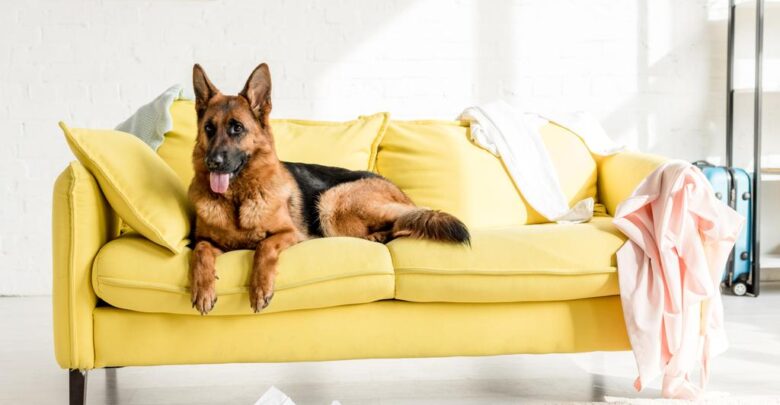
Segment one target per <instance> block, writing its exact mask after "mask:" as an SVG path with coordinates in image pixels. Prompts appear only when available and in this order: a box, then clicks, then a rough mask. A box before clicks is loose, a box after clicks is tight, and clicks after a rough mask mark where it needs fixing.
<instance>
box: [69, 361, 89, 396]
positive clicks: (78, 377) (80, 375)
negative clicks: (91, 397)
mask: <svg viewBox="0 0 780 405" xmlns="http://www.w3.org/2000/svg"><path fill="white" fill-rule="evenodd" d="M68 375H69V386H70V405H84V404H86V403H87V370H73V369H71V370H69V371H68Z"/></svg>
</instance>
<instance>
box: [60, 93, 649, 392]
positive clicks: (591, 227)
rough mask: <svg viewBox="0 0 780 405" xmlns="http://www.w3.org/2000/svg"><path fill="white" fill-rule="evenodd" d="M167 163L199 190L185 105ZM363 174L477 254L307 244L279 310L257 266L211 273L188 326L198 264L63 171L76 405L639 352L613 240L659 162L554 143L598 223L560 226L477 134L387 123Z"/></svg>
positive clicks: (451, 125) (562, 167)
mask: <svg viewBox="0 0 780 405" xmlns="http://www.w3.org/2000/svg"><path fill="white" fill-rule="evenodd" d="M173 113H174V118H175V125H174V130H173V131H171V132H170V133H169V134H167V135H166V140H165V141H164V143H163V145H162V146H161V147H160V149H159V151H158V153H159V156H160V157H161V158H162V159H163V160H165V161H166V162H167V163H168V164H169V165H170V166H171V167H172V168H173V169H174V170H175V171H176V173H177V174H178V175H179V176H180V177H181V180H182V182H183V183H186V182H187V181H188V178H189V177H190V176H191V175H192V172H191V171H192V169H191V168H190V164H189V154H190V151H191V148H192V143H193V140H194V136H195V129H194V128H195V117H194V110H193V108H192V104H191V103H188V102H176V103H175V104H174V107H173ZM383 131H384V132H383V133H382V134H380V135H379V136H378V137H377V139H376V144H377V145H378V150H376V152H377V153H371V157H372V159H374V160H372V161H371V162H369V167H371V168H372V169H373V170H376V171H378V172H379V173H380V174H382V175H384V176H386V177H388V178H389V179H390V180H393V181H394V182H396V183H397V184H399V186H401V188H402V189H404V191H406V192H407V193H408V194H409V195H410V196H411V197H412V198H413V199H414V200H415V202H416V203H418V204H420V205H425V206H429V207H432V208H439V209H444V210H447V211H449V212H451V213H453V214H455V215H458V216H459V217H460V218H461V219H463V220H464V222H466V223H467V224H468V225H469V227H470V229H471V232H472V245H471V247H470V248H467V247H462V246H452V245H444V244H438V243H433V242H427V241H418V240H407V239H398V240H395V241H393V242H391V243H389V244H388V245H381V244H377V243H373V242H368V241H365V240H361V239H352V238H326V239H317V240H310V241H306V242H303V243H301V244H299V245H296V246H294V247H292V248H290V249H289V250H287V251H285V252H284V253H283V255H282V257H281V259H280V265H279V266H280V268H279V271H280V273H279V277H278V279H277V285H276V295H275V298H274V300H273V301H272V303H271V305H270V306H269V307H268V308H267V309H266V310H265V311H263V312H262V313H260V314H253V313H252V312H251V310H250V307H249V303H248V298H247V289H246V284H247V279H248V275H249V271H250V265H251V260H252V254H251V252H249V251H235V252H229V253H227V254H224V255H222V256H220V258H219V259H218V262H217V268H218V274H219V276H220V279H219V281H218V284H217V291H218V296H219V302H218V304H217V306H216V308H215V309H214V311H212V313H210V314H209V315H207V316H200V315H198V314H197V312H196V311H195V310H193V309H192V308H191V304H190V297H189V291H188V285H189V280H188V260H189V254H190V250H189V249H188V248H185V249H184V250H183V251H182V252H181V253H179V254H174V253H172V252H171V251H169V250H166V249H165V248H163V247H161V246H159V245H157V244H154V243H153V242H151V241H149V240H147V239H146V238H144V237H143V236H141V235H140V234H138V233H135V232H132V231H128V232H123V233H121V234H120V221H119V219H118V218H117V216H116V214H115V213H114V210H113V209H112V208H111V206H110V205H109V204H108V202H107V200H106V199H105V197H104V195H103V193H102V192H101V189H100V187H99V185H98V183H97V181H96V179H95V177H93V176H92V174H91V173H90V172H89V171H88V170H87V169H86V168H85V167H84V166H82V165H81V164H80V163H78V162H72V163H70V164H69V165H68V166H67V167H66V168H65V170H64V171H63V172H62V174H61V175H60V176H59V178H58V179H57V181H56V183H55V185H54V199H53V205H54V207H53V209H54V211H53V244H52V247H53V261H54V263H53V294H52V300H53V307H54V337H55V339H54V343H55V353H56V359H57V362H58V363H59V365H60V366H61V367H63V368H66V369H69V370H70V375H71V380H70V382H71V401H72V403H81V401H83V399H84V390H83V388H84V383H85V376H86V371H87V370H90V369H94V368H102V367H119V366H151V365H167V364H203V363H232V362H290V361H315V360H338V359H355V358H397V357H438V356H479V355H497V354H512V353H564V352H585V351H596V350H600V351H601V350H628V349H629V348H630V347H629V342H628V340H627V336H626V332H625V328H624V323H623V315H622V311H621V306H620V299H619V291H618V283H617V273H616V268H615V252H616V251H617V249H618V248H620V246H621V245H622V244H623V242H624V241H625V237H624V236H623V235H621V234H620V232H618V231H617V230H616V228H615V227H614V226H613V225H612V222H611V217H610V215H611V214H612V213H613V212H614V211H615V207H616V206H617V204H618V203H619V202H620V201H622V200H623V199H624V198H626V197H627V196H628V195H629V194H630V193H631V192H632V190H633V189H634V187H635V186H636V185H637V184H638V183H639V182H640V181H641V180H642V179H643V178H644V177H645V176H646V175H647V174H648V173H649V172H651V171H652V170H653V169H654V168H655V167H657V166H658V165H659V164H660V163H661V162H663V160H664V159H663V158H660V157H657V156H651V155H644V154H638V153H619V154H617V155H613V156H611V157H607V158H601V159H596V158H594V157H592V156H591V155H590V153H589V152H588V151H587V149H586V147H585V146H584V144H583V143H582V142H581V140H580V139H579V138H578V137H577V136H576V135H575V134H572V133H571V132H568V131H567V130H565V129H563V128H561V127H557V126H555V125H553V124H550V125H548V126H547V127H545V129H544V130H543V136H544V141H545V143H546V145H547V147H548V149H549V150H550V154H551V157H552V159H553V163H554V165H555V167H556V170H558V174H559V177H560V179H561V183H562V187H563V189H564V192H565V194H566V195H567V197H569V198H570V199H571V200H572V201H575V200H578V199H580V198H583V197H586V196H593V197H595V198H596V199H597V202H598V204H597V207H598V208H599V210H598V212H597V216H596V217H595V218H594V219H593V220H592V221H591V222H589V223H585V224H578V225H557V224H549V223H544V220H543V218H541V217H540V216H539V214H538V213H536V212H535V211H534V210H533V209H531V208H530V207H528V206H527V205H526V204H525V202H524V200H523V199H522V196H521V194H520V193H519V192H518V191H517V190H516V189H515V187H514V185H513V183H512V182H511V180H510V179H509V177H508V176H507V174H506V171H505V170H504V167H503V166H502V164H501V162H500V160H498V159H497V158H495V157H494V156H493V155H491V154H490V153H488V152H487V151H484V150H482V149H480V148H478V147H477V146H475V145H473V144H471V143H470V142H469V140H468V137H467V131H468V125H467V124H465V123H461V122H446V121H390V122H389V123H387V125H386V126H385V127H383Z"/></svg>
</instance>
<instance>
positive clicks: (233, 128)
mask: <svg viewBox="0 0 780 405" xmlns="http://www.w3.org/2000/svg"><path fill="white" fill-rule="evenodd" d="M242 132H244V126H243V125H241V123H239V122H234V123H232V124H230V135H239V134H241V133H242Z"/></svg>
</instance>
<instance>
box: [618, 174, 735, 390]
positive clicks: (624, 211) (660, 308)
mask: <svg viewBox="0 0 780 405" xmlns="http://www.w3.org/2000/svg"><path fill="white" fill-rule="evenodd" d="M614 223H615V225H616V226H617V228H618V229H620V230H621V231H622V232H623V233H624V234H625V235H626V236H627V237H628V239H629V240H628V241H627V242H626V244H625V245H624V246H623V247H622V248H621V249H620V250H619V251H618V253H617V261H618V277H619V280H620V296H621V300H622V303H623V315H624V317H625V321H626V328H627V331H628V337H629V340H630V341H631V347H632V349H633V351H634V356H635V358H636V362H637V366H638V369H639V377H638V378H637V380H636V382H635V384H634V386H635V387H636V389H637V390H641V389H642V386H643V385H644V384H647V383H648V382H649V381H651V380H652V379H654V378H655V377H657V376H659V375H661V374H663V388H662V393H663V396H664V397H665V398H677V399H696V398H698V397H699V395H700V394H701V392H702V390H703V387H704V384H705V382H706V380H707V373H708V366H709V360H710V359H711V358H712V357H714V356H716V355H718V354H720V353H722V352H723V351H725V350H726V347H727V345H728V343H727V341H726V334H725V332H724V330H723V305H722V303H721V298H720V281H721V277H722V274H723V269H724V266H725V264H726V261H727V260H728V256H729V253H730V252H731V249H732V247H733V246H734V242H735V241H736V238H737V236H738V235H739V232H740V230H741V229H742V225H743V223H744V218H743V217H742V216H740V215H739V214H737V213H736V212H735V211H734V210H733V209H731V208H729V207H728V206H726V205H725V204H723V203H721V202H720V201H718V200H717V199H716V198H715V196H714V192H713V190H712V187H710V184H709V183H708V182H707V179H706V178H705V177H704V175H703V174H702V173H701V171H700V170H699V169H697V168H695V167H693V166H692V165H691V164H689V163H687V162H682V161H671V162H668V163H666V164H664V165H662V166H661V167H659V168H658V169H656V170H655V171H654V172H653V173H651V174H650V176H648V177H647V178H646V179H645V180H644V181H643V182H642V183H641V184H640V185H639V186H638V187H637V189H636V190H634V193H633V194H632V195H631V197H629V198H628V199H626V200H625V201H624V202H623V203H621V204H620V205H619V206H618V208H617V213H616V215H615V219H614ZM698 365H700V366H701V370H702V374H701V376H702V381H701V385H700V386H696V385H694V384H693V383H692V382H691V379H690V375H691V373H692V372H693V370H694V369H695V368H696V366H698Z"/></svg>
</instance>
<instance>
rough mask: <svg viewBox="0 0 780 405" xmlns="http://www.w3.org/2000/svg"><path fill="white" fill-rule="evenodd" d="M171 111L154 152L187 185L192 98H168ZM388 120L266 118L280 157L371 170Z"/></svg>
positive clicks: (193, 131)
mask: <svg viewBox="0 0 780 405" xmlns="http://www.w3.org/2000/svg"><path fill="white" fill-rule="evenodd" d="M171 116H172V118H173V129H172V130H171V131H170V132H168V133H166V134H165V140H164V141H163V143H162V145H160V148H159V149H158V150H157V153H158V154H159V155H160V156H161V157H162V158H163V160H165V162H167V163H168V165H169V166H171V168H173V170H174V171H175V172H176V174H177V175H178V176H179V178H180V179H181V181H182V183H183V184H184V185H185V187H189V185H190V181H192V177H193V175H194V171H193V168H192V148H193V147H194V146H195V138H196V137H197V135H198V127H197V126H198V123H197V116H196V114H195V102H194V101H191V100H177V101H174V102H173V105H172V106H171ZM388 119H389V114H388V113H377V114H373V115H366V116H361V117H358V118H357V119H354V120H351V121H345V122H335V121H310V120H294V119H272V120H271V129H272V131H273V134H274V141H275V143H276V151H277V153H278V155H279V159H281V160H284V161H288V162H303V163H317V164H322V165H328V166H337V167H344V168H347V169H351V170H373V169H374V162H376V153H377V149H378V148H379V142H380V141H381V140H382V137H383V136H384V133H385V129H386V127H387V122H388Z"/></svg>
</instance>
